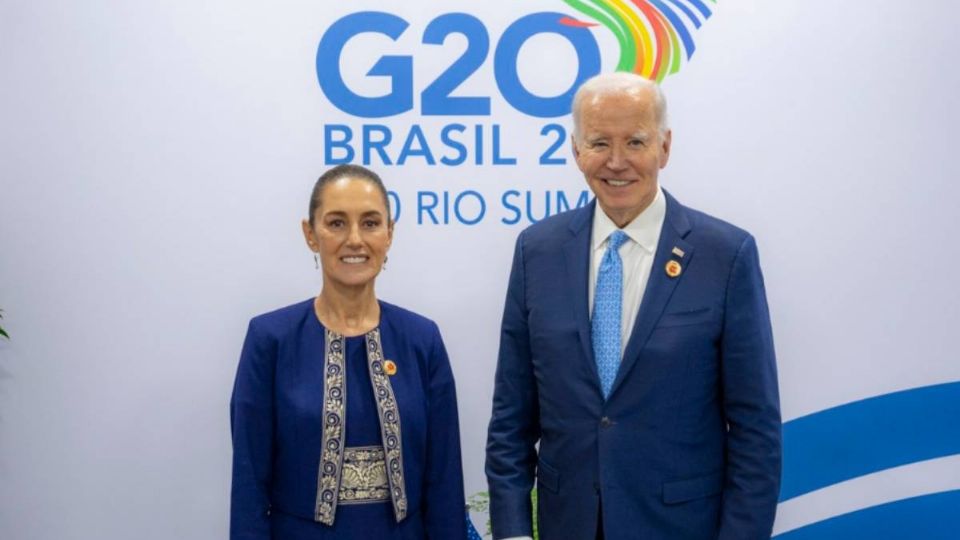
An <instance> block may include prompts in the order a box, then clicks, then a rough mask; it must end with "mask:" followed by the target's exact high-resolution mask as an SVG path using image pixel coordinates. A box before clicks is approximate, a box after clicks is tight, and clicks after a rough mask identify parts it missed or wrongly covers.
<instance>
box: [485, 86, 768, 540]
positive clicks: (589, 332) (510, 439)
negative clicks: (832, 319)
mask: <svg viewBox="0 0 960 540" xmlns="http://www.w3.org/2000/svg"><path fill="white" fill-rule="evenodd" d="M573 118H574V135H573V152H574V155H575V156H576V161H577V165H578V166H579V168H580V170H581V171H582V172H583V174H584V176H585V177H586V180H587V184H588V185H589V186H590V189H591V190H592V191H593V193H594V194H595V195H596V199H595V201H594V202H593V203H591V204H590V205H589V206H586V207H584V208H580V209H577V210H573V211H570V212H566V213H563V214H559V215H556V216H553V217H551V218H548V219H545V220H543V221H541V222H539V223H537V224H535V225H533V226H531V227H529V228H528V229H526V230H525V231H523V232H522V233H521V234H520V236H519V238H518V239H517V245H516V252H515V254H514V259H513V269H512V271H511V274H510V282H509V287H508V290H507V299H506V305H505V307H504V314H503V327H502V334H501V341H500V354H499V360H498V363H497V374H496V387H495V390H494V398H493V417H492V419H491V421H490V428H489V435H488V441H487V464H486V471H487V479H488V482H489V485H490V497H491V504H490V512H491V518H492V523H493V534H494V538H495V539H498V540H500V539H507V538H526V537H530V536H531V535H532V526H531V525H532V524H531V520H532V515H531V514H532V511H531V502H530V490H531V488H532V487H533V482H534V478H536V482H537V488H538V505H537V506H538V508H537V515H538V518H539V519H538V522H539V532H540V538H541V539H542V540H593V539H606V540H636V539H640V540H654V539H664V540H685V539H690V540H694V539H697V540H699V539H704V540H706V539H711V540H713V539H721V540H728V539H730V540H732V539H739V540H751V539H761V538H769V537H770V532H771V529H772V527H773V519H774V514H775V511H776V505H777V495H778V492H779V485H780V444H781V441H780V406H779V397H778V391H777V375H776V365H775V359H774V348H773V337H772V332H771V329H770V317H769V312H768V310H767V301H766V294H765V292H764V287H763V277H762V275H761V273H760V265H759V259H758V256H757V247H756V243H755V241H754V239H753V237H752V236H751V235H750V234H748V233H747V232H746V231H743V230H742V229H739V228H737V227H735V226H733V225H730V224H729V223H725V222H723V221H720V220H718V219H716V218H713V217H710V216H708V215H706V214H703V213H701V212H698V211H696V210H692V209H690V208H687V207H684V206H683V205H681V204H680V203H679V202H677V200H676V199H674V198H673V197H672V196H671V195H670V194H668V193H667V192H666V191H664V190H662V189H661V188H660V185H659V183H658V180H657V175H658V173H659V171H660V169H662V168H664V167H665V166H666V164H667V161H668V159H669V157H670V142H671V132H670V129H669V128H668V126H667V118H666V102H665V100H664V97H663V94H662V92H661V90H660V88H659V86H658V85H656V84H654V83H652V82H649V81H647V80H646V79H644V78H642V77H640V76H637V75H633V74H627V73H615V74H605V75H599V76H597V77H595V78H593V79H591V80H589V81H587V82H586V83H585V84H584V85H583V86H582V87H581V88H580V89H579V90H578V92H577V94H576V96H575V97H574V101H573ZM538 443H539V448H538V446H537V445H538Z"/></svg>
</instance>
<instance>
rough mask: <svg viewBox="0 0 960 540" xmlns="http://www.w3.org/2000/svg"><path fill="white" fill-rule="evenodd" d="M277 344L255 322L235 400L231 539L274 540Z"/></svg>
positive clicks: (232, 405) (249, 333) (232, 403)
mask: <svg viewBox="0 0 960 540" xmlns="http://www.w3.org/2000/svg"><path fill="white" fill-rule="evenodd" d="M275 363H276V347H275V345H274V344H273V343H271V341H270V339H269V338H268V337H267V336H264V335H261V333H260V331H259V329H258V328H257V324H256V320H253V321H251V322H250V326H249V328H248V329H247V337H246V339H245V340H244V343H243V351H242V352H241V354H240V364H239V366H238V367H237V378H236V381H235V382H234V386H233V397H232V399H231V400H230V431H231V434H232V435H233V486H232V490H231V496H230V540H270V517H269V516H270V481H271V475H272V462H273V429H274V425H273V380H274V366H275Z"/></svg>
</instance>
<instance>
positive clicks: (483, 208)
mask: <svg viewBox="0 0 960 540" xmlns="http://www.w3.org/2000/svg"><path fill="white" fill-rule="evenodd" d="M444 195H446V193H444ZM468 196H469V197H471V198H473V199H476V201H477V203H478V204H479V205H480V210H479V211H478V212H477V216H476V217H475V218H473V219H467V218H465V217H463V213H462V212H461V211H460V204H461V203H462V202H463V199H464V198H466V197H468ZM453 213H454V215H456V216H457V220H458V221H460V223H463V224H464V225H476V224H477V223H479V222H480V220H482V219H483V216H484V215H485V214H486V213H487V203H486V201H484V200H483V195H480V194H479V193H477V192H476V191H473V190H468V191H464V192H463V193H461V194H459V195H457V198H456V199H454V201H453Z"/></svg>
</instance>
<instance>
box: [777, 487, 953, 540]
mask: <svg viewBox="0 0 960 540" xmlns="http://www.w3.org/2000/svg"><path fill="white" fill-rule="evenodd" d="M957 509H960V490H956V491H945V492H943V493H936V494H933V495H923V496H920V497H914V498H911V499H903V500H901V501H895V502H892V503H887V504H882V505H879V506H874V507H872V508H865V509H863V510H858V511H856V512H851V513H849V514H844V515H842V516H837V517H834V518H830V519H827V520H824V521H821V522H818V523H814V524H812V525H807V526H806V527H801V528H799V529H795V530H792V531H790V532H786V533H783V534H780V535H777V536H775V537H774V538H775V540H858V539H861V538H869V539H870V540H885V539H890V540H893V539H903V538H910V539H912V538H916V539H918V540H919V539H922V540H956V539H957V538H958V537H960V512H958V511H957Z"/></svg>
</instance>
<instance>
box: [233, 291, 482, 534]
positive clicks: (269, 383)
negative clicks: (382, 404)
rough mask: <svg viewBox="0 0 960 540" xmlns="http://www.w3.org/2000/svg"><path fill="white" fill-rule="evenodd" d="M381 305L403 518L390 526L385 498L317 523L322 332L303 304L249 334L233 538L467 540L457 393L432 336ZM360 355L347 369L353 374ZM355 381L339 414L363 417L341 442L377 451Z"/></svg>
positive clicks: (424, 322)
mask: <svg viewBox="0 0 960 540" xmlns="http://www.w3.org/2000/svg"><path fill="white" fill-rule="evenodd" d="M380 306H381V318H380V325H379V331H380V332H379V336H380V343H382V351H383V358H384V359H388V360H390V361H392V362H393V363H394V365H395V366H396V373H395V374H393V375H391V376H390V377H389V381H390V386H391V387H392V391H393V393H394V395H395V400H396V404H397V408H398V409H399V413H400V415H399V416H400V422H399V425H400V429H401V437H400V440H401V442H402V471H403V484H404V489H405V494H404V496H405V505H406V513H405V517H403V518H402V519H401V520H400V521H399V523H398V522H397V519H396V512H395V510H394V508H393V506H392V505H391V504H390V503H389V502H386V503H374V504H355V505H349V506H348V505H343V504H342V505H341V506H340V507H339V508H338V509H337V510H336V519H335V521H334V522H333V524H332V525H325V524H322V523H316V522H315V521H316V519H317V516H318V513H317V512H318V510H317V506H318V473H319V471H320V460H321V450H322V445H321V440H322V438H323V433H324V429H323V428H324V420H325V419H326V418H327V416H326V415H325V414H324V406H325V398H326V397H328V396H325V395H324V370H325V367H324V366H325V356H324V350H325V349H324V347H325V329H324V328H323V326H322V325H321V324H320V322H319V321H318V320H317V318H316V315H315V314H314V310H313V301H312V299H311V300H308V301H305V302H301V303H298V304H295V305H292V306H289V307H286V308H283V309H280V310H277V311H274V312H271V313H267V314H265V315H261V316H258V317H256V318H254V319H253V320H252V321H251V322H250V326H249V329H248V331H247V337H246V340H245V342H244V345H243V352H242V353H241V356H240V364H239V367H238V369H237V378H236V383H235V385H234V390H233V399H232V400H231V408H230V411H231V427H232V433H233V447H234V455H233V488H232V497H231V517H230V538H231V540H269V539H272V540H300V539H303V540H308V539H327V538H330V539H341V540H342V539H352V538H358V539H359V538H363V539H367V538H378V539H380V538H382V539H384V540H387V539H391V538H396V539H423V538H426V539H429V540H448V539H464V538H466V522H465V517H464V511H463V508H464V495H463V472H462V468H461V462H460V432H459V425H458V419H457V402H456V390H455V388H454V380H453V373H452V372H451V370H450V363H449V360H448V358H447V353H446V350H445V348H444V345H443V341H442V340H441V338H440V333H439V330H438V328H437V326H436V324H434V323H433V322H432V321H430V320H428V319H425V318H423V317H421V316H419V315H416V314H415V313H412V312H409V311H406V310H404V309H401V308H399V307H396V306H393V305H390V304H387V303H385V302H381V304H380ZM347 339H348V340H349V339H352V338H347ZM357 350H358V351H360V353H359V354H361V355H362V351H363V347H362V346H360V347H358V348H357ZM349 360H350V359H348V364H350V365H357V364H356V362H353V363H350V362H349ZM364 360H365V359H363V360H361V364H359V365H361V366H362V369H363V370H362V371H359V372H355V373H359V374H360V375H361V376H364V375H365V374H366V371H365V370H366V363H365V361H364ZM347 375H348V377H347V386H350V384H351V382H352V383H354V385H359V384H360V382H361V381H358V380H353V379H359V378H362V377H353V375H351V373H350V372H349V369H348V370H347ZM350 377H353V379H351V378H350ZM363 384H366V385H367V388H362V387H361V386H350V388H352V389H354V388H355V389H359V390H360V391H354V390H351V391H352V392H353V393H354V395H352V396H351V395H350V392H345V393H346V394H347V398H346V407H347V409H348V411H347V414H346V415H345V416H346V417H350V416H351V415H360V416H359V417H360V418H362V419H363V421H361V422H359V423H357V422H355V421H354V423H352V424H351V423H350V422H344V423H345V424H346V428H345V431H346V442H347V445H348V446H349V445H350V442H351V438H353V439H354V440H358V439H356V438H357V437H364V436H366V437H367V440H366V441H365V442H366V444H376V445H381V444H382V442H381V438H380V426H379V425H378V417H377V413H376V406H375V405H372V404H374V403H375V402H374V398H373V393H372V391H369V384H370V378H369V377H367V378H366V381H365V382H363ZM344 390H346V389H344ZM364 396H365V397H366V398H367V399H366V400H365V399H364ZM364 407H365V409H363V411H365V412H363V411H361V410H360V409H358V408H364ZM371 410H373V412H371ZM356 417H357V416H355V417H354V418H356ZM370 434H372V435H370Z"/></svg>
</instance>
